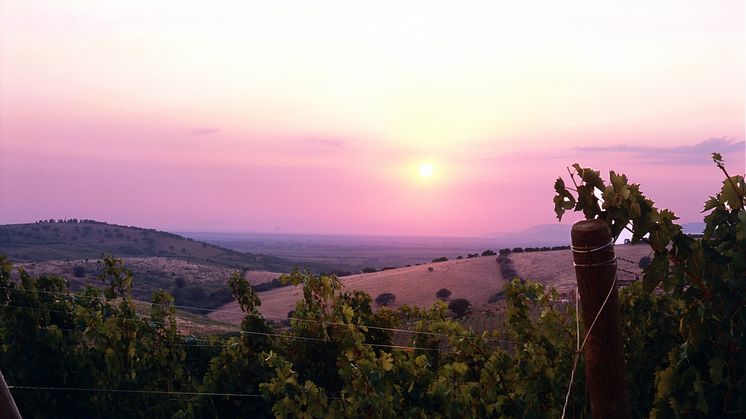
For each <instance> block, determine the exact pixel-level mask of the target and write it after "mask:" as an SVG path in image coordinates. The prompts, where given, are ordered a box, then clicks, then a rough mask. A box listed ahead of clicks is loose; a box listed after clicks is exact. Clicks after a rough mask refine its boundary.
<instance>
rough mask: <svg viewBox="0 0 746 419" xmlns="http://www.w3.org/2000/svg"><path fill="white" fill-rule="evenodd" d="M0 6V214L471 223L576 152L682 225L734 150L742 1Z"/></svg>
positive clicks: (374, 226) (149, 223)
mask: <svg viewBox="0 0 746 419" xmlns="http://www.w3.org/2000/svg"><path fill="white" fill-rule="evenodd" d="M0 10H1V11H2V13H0V37H1V39H0V224H7V223H19V222H33V221H35V220H38V219H44V218H50V217H54V218H90V219H97V220H102V221H107V222H112V223H117V224H123V225H136V226H143V227H152V228H157V229H159V230H166V231H182V232H183V231H187V232H188V231H193V232H197V230H198V231H202V232H231V231H233V232H257V233H263V234H265V233H266V234H269V233H284V234H328V235H378V236H390V235H400V236H430V237H433V236H437V237H480V236H482V235H484V234H489V233H492V232H497V231H506V232H510V231H519V230H522V229H525V228H527V227H531V226H534V225H539V224H552V223H555V222H556V220H555V218H554V213H553V211H552V208H553V205H552V200H551V199H552V195H553V191H552V185H553V182H554V179H555V178H556V177H557V176H565V177H566V175H567V172H566V169H565V168H566V166H569V165H571V164H573V163H576V162H577V163H580V164H582V165H583V166H589V167H593V168H594V169H596V170H600V171H601V172H602V175H604V177H606V175H607V174H608V171H609V170H615V171H617V172H622V173H625V174H627V175H628V177H629V178H630V180H631V181H633V182H636V183H640V184H641V185H642V190H643V192H644V193H646V194H647V195H648V196H649V197H651V198H652V199H653V200H655V201H656V203H657V204H658V206H659V207H665V208H670V209H671V210H673V211H674V212H675V213H676V214H677V215H678V216H679V217H680V218H681V222H697V221H701V220H702V215H701V214H700V211H701V208H702V204H703V203H704V201H705V200H706V199H707V197H708V196H709V195H711V194H714V193H716V192H717V190H718V189H719V187H720V185H721V182H722V174H721V173H720V172H719V171H718V170H717V168H716V167H715V166H714V165H713V164H712V163H711V159H710V153H711V152H721V153H722V154H723V156H724V158H725V160H726V165H727V167H728V168H729V170H730V171H731V173H732V174H735V173H742V171H743V170H744V165H745V164H746V162H745V158H746V157H745V154H746V146H745V143H744V130H745V129H746V122H745V120H746V105H745V101H746V99H745V96H746V75H745V74H746V56H745V55H744V53H743V51H744V50H746V4H745V3H744V2H742V1H729V0H723V1H715V2H708V3H701V2H697V1H661V2H642V1H630V2H624V3H618V4H613V3H612V4H605V3H604V4H600V3H599V2H591V1H578V2H571V3H569V4H557V3H553V2H550V1H537V2H531V3H530V4H501V3H499V2H494V3H492V2H476V3H470V4H468V5H464V4H455V3H450V2H437V1H436V2H433V1H428V2H419V1H418V2H407V3H401V2H396V3H383V4H376V5H373V4H367V3H356V2H353V3H350V2H342V1H319V2H312V3H308V2H279V3H272V4H266V3H245V2H228V3H223V4H221V5H220V6H217V5H214V4H211V3H206V2H191V1H184V2H170V1H165V2H145V1H130V2H126V3H110V2H100V1H98V2H93V1H74V2H68V3H65V4H61V3H59V2H54V1H39V2H21V1H5V2H3V3H2V5H0ZM574 219H576V218H572V217H570V218H568V220H567V221H565V222H566V223H570V222H572V221H573V220H574Z"/></svg>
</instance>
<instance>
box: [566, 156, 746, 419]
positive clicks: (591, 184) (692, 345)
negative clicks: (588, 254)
mask: <svg viewBox="0 0 746 419" xmlns="http://www.w3.org/2000/svg"><path fill="white" fill-rule="evenodd" d="M713 160H714V162H715V164H716V165H717V167H718V168H719V169H720V170H721V171H722V172H723V174H724V175H725V179H724V180H723V185H722V188H721V190H720V192H719V193H718V194H716V195H715V196H713V197H710V198H709V199H708V200H707V202H706V203H705V205H704V210H703V212H705V213H708V214H707V215H706V216H705V219H704V220H705V231H704V238H703V239H701V240H697V239H694V238H692V237H690V236H688V235H686V234H684V232H683V230H682V228H681V227H680V226H679V225H677V224H675V220H676V219H677V217H676V216H675V215H674V214H673V213H672V212H671V211H669V210H666V209H663V210H659V209H657V208H655V206H654V203H653V201H652V200H650V199H648V198H647V197H645V195H643V194H642V192H641V191H640V187H639V185H637V184H630V183H628V180H627V177H626V176H624V175H620V174H617V173H615V172H613V171H612V172H610V173H609V180H610V182H609V185H606V184H605V183H604V181H603V180H602V179H601V178H600V176H599V173H598V172H595V171H593V170H591V169H587V168H582V167H580V166H579V165H577V164H575V165H573V167H574V169H575V173H574V174H572V173H571V176H572V179H573V182H574V183H575V187H576V188H575V189H574V190H573V191H574V192H575V194H573V193H571V192H570V190H568V188H566V187H565V186H564V182H563V181H562V180H561V179H558V180H557V182H556V183H555V191H556V192H557V195H556V196H555V198H554V202H555V211H556V213H557V217H558V218H560V219H561V217H562V215H563V214H564V212H565V211H567V210H571V209H572V210H575V211H582V212H583V213H584V214H585V216H586V218H588V219H591V218H597V219H601V220H604V221H606V222H607V224H608V225H609V227H610V228H611V230H612V233H613V234H614V235H615V236H617V235H618V234H619V233H620V232H621V231H622V230H623V229H628V230H629V231H631V232H632V240H631V241H632V242H633V243H639V242H644V243H646V244H647V245H649V246H650V247H651V250H652V251H653V258H652V260H651V261H650V264H649V265H647V267H645V270H644V277H643V287H644V289H645V290H646V291H647V292H649V293H650V292H655V293H659V294H660V296H655V297H651V298H650V299H648V300H646V299H645V298H642V297H640V296H639V295H638V297H637V298H632V300H631V301H637V302H644V304H643V305H644V306H646V308H644V309H643V312H642V314H640V313H637V312H634V313H631V314H632V317H633V318H636V319H637V322H636V323H635V327H638V328H639V327H643V329H642V330H646V331H649V332H648V333H646V334H645V335H640V334H639V331H634V330H633V329H631V328H627V329H628V330H627V332H628V333H630V334H631V336H634V337H635V338H632V339H630V336H627V339H628V343H627V346H628V347H633V348H635V349H636V350H643V349H641V348H644V350H645V351H647V352H648V353H646V356H647V355H651V354H652V356H651V357H650V358H649V359H647V360H641V359H637V360H634V362H636V365H635V370H634V373H633V375H634V374H646V377H647V378H646V377H637V378H638V379H642V380H643V382H644V383H646V384H645V385H644V386H643V387H642V388H640V389H639V390H641V391H645V392H648V393H650V392H651V391H650V390H651V389H650V386H648V385H647V383H648V382H649V380H650V375H649V374H651V373H653V374H654V377H655V385H654V399H653V403H652V409H651V410H650V412H649V414H650V416H651V417H655V418H669V417H682V416H686V417H725V416H731V415H738V414H743V413H744V412H746V348H744V345H745V344H746V335H745V333H746V331H745V329H746V310H743V307H745V306H746V210H745V208H744V207H745V206H746V197H745V194H744V191H746V185H745V184H744V177H743V175H736V176H730V175H729V174H728V172H727V170H726V169H725V166H724V163H723V160H722V157H721V156H720V155H719V154H717V153H713ZM575 176H577V177H578V178H579V180H580V183H577V182H575ZM599 197H600V198H599ZM651 304H652V305H653V306H654V309H653V307H651ZM661 305H662V306H661ZM641 325H644V326H641ZM663 328H668V329H665V330H664V329H663ZM666 330H676V331H677V332H678V333H677V334H676V335H675V336H673V335H671V334H670V333H667V332H666ZM659 334H660V336H658V335H659ZM651 339H652V341H650V340H651ZM664 353H665V354H666V357H665V358H663V359H661V356H662V354H664ZM640 366H641V368H639V367H640ZM633 382H634V381H633ZM638 382H639V381H638ZM643 400H648V399H645V398H643Z"/></svg>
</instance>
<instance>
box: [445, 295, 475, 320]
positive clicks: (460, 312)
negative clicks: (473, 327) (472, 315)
mask: <svg viewBox="0 0 746 419" xmlns="http://www.w3.org/2000/svg"><path fill="white" fill-rule="evenodd" d="M470 308H471V303H470V302H469V300H467V299H466V298H456V299H455V300H453V301H451V302H450V303H449V304H448V309H449V310H451V311H452V312H453V314H455V315H456V317H463V316H464V314H466V313H468V312H469V309H470Z"/></svg>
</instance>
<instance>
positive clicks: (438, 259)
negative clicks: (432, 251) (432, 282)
mask: <svg viewBox="0 0 746 419" xmlns="http://www.w3.org/2000/svg"><path fill="white" fill-rule="evenodd" d="M446 261H448V258H447V257H445V256H441V257H439V258H435V259H433V263H437V262H446Z"/></svg>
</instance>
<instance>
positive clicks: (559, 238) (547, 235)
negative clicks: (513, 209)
mask: <svg viewBox="0 0 746 419" xmlns="http://www.w3.org/2000/svg"><path fill="white" fill-rule="evenodd" d="M571 227H572V226H571V225H570V224H539V225H535V226H533V227H529V228H527V229H524V230H519V231H513V232H494V233H487V234H484V235H483V237H489V238H495V239H500V241H503V242H509V243H512V244H513V246H523V247H525V246H563V245H567V244H570V228H571Z"/></svg>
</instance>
